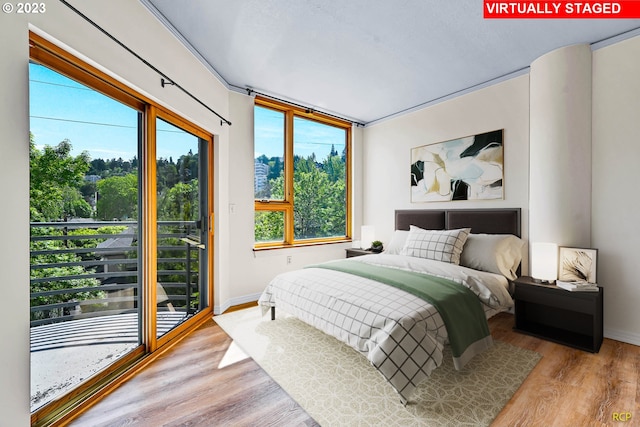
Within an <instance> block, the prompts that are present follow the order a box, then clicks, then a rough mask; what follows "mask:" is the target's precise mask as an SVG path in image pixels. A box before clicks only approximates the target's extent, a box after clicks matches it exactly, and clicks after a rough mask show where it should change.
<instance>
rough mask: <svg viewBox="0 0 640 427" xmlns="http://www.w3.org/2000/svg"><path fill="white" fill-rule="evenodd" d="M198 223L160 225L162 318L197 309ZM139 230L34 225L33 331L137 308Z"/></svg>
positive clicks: (127, 225)
mask: <svg viewBox="0 0 640 427" xmlns="http://www.w3.org/2000/svg"><path fill="white" fill-rule="evenodd" d="M196 232H197V223H196V222H194V221H159V222H158V240H157V241H158V247H157V255H158V264H157V285H158V287H157V292H158V311H159V312H162V311H176V312H182V313H184V316H185V318H186V317H188V316H189V315H191V314H193V313H194V312H195V311H197V310H198V309H199V307H198V301H199V298H198V275H199V274H198V270H199V255H198V252H199V250H198V247H199V246H200V245H199V239H198V237H197V234H196ZM138 238H139V234H138V223H137V222H131V221H84V222H48V223H39V222H36V223H31V280H30V282H31V326H32V327H34V326H39V325H44V324H51V323H58V322H64V321H68V320H75V319H84V318H91V317H97V316H107V315H115V314H125V313H136V312H137V311H138V310H139V308H140V304H139V298H140V295H141V292H140V271H141V268H140V259H141V256H140V253H139V245H138Z"/></svg>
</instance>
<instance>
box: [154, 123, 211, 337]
mask: <svg viewBox="0 0 640 427" xmlns="http://www.w3.org/2000/svg"><path fill="white" fill-rule="evenodd" d="M207 158H208V142H207V141H205V140H203V139H200V138H198V137H197V136H195V135H192V134H191V133H189V132H187V131H185V130H183V129H181V128H180V127H178V126H176V125H173V124H172V123H170V122H168V121H165V120H163V119H160V118H159V119H157V120H156V175H157V179H156V183H157V184H156V185H157V188H156V194H157V225H158V235H157V279H158V282H157V283H158V285H157V290H156V291H157V308H156V324H157V329H156V334H157V336H158V337H160V336H162V335H164V334H165V333H167V332H168V331H170V330H171V329H172V328H174V327H175V326H176V325H177V324H179V323H181V322H183V321H184V320H186V319H188V318H189V317H191V316H193V315H194V314H196V313H197V312H199V311H200V310H202V309H203V308H205V307H207V300H208V299H207V292H208V289H207V277H208V274H207V259H208V239H207V233H208V230H209V216H208V208H207V207H208V197H207V194H208V186H207V183H208V173H207V170H208V167H207V161H206V160H207Z"/></svg>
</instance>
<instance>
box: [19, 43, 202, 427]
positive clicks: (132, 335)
mask: <svg viewBox="0 0 640 427" xmlns="http://www.w3.org/2000/svg"><path fill="white" fill-rule="evenodd" d="M30 45H31V51H30V56H31V62H30V64H29V79H30V117H31V120H30V126H31V135H30V141H29V144H30V172H31V180H30V200H31V205H30V222H31V237H30V244H31V245H30V247H31V277H30V294H31V307H30V313H31V331H30V332H31V380H32V381H31V385H32V387H31V391H32V393H31V402H32V404H31V410H32V417H31V421H32V425H36V426H37V425H42V424H48V423H49V422H50V421H51V420H52V419H54V418H55V417H57V416H59V415H60V414H63V413H65V411H67V410H69V409H70V408H74V409H72V410H71V411H73V410H76V409H77V407H78V406H77V405H82V404H83V403H80V402H82V401H83V400H84V399H85V398H86V397H87V396H89V395H94V394H97V395H98V396H100V395H101V394H102V393H103V391H102V390H103V389H104V387H106V386H108V384H109V381H110V380H112V379H113V378H115V377H116V375H115V374H114V373H118V374H120V373H122V372H124V371H126V370H128V369H131V368H132V367H133V366H135V364H136V363H138V362H139V361H141V360H142V358H143V357H145V356H146V355H149V354H153V353H155V354H158V352H157V350H158V349H160V348H162V347H163V346H165V348H166V345H167V344H169V343H170V342H171V341H172V340H173V342H175V340H174V338H176V337H177V336H179V335H181V334H184V333H186V332H187V331H188V330H189V329H191V328H194V327H195V326H197V325H198V324H199V323H200V322H201V321H204V320H206V319H208V318H209V317H210V315H211V312H212V308H211V307H212V302H213V300H212V295H213V292H212V288H211V286H212V285H211V283H212V281H211V279H210V272H211V266H212V255H211V254H212V250H211V247H212V243H213V240H212V235H211V233H210V224H211V221H210V219H211V217H212V215H213V211H212V209H213V203H212V191H211V188H212V184H213V182H212V176H213V174H212V173H211V170H210V165H211V164H212V150H211V146H212V143H213V136H212V135H211V134H209V133H208V132H206V131H204V130H203V129H200V128H198V127H197V126H195V125H193V124H191V123H189V122H188V121H186V120H184V119H182V118H181V117H179V116H177V115H176V114H174V113H172V112H170V111H168V110H165V109H164V108H162V107H160V106H158V105H155V104H154V103H153V102H152V101H151V100H149V99H146V98H145V97H144V96H143V95H141V94H139V93H136V92H135V91H133V90H132V89H130V88H128V87H126V86H124V85H123V84H121V83H120V82H118V81H116V80H114V79H112V78H111V77H109V76H107V75H106V74H104V73H101V72H100V71H98V70H96V69H95V68H92V67H91V66H90V65H88V64H86V63H84V62H82V61H80V60H79V59H77V58H75V57H73V56H72V55H70V54H69V53H67V52H65V51H63V50H61V49H60V48H58V47H57V46H54V45H52V44H50V43H49V42H47V41H46V40H44V39H42V38H40V37H38V36H37V35H35V34H30ZM70 366H72V367H73V369H69V367H70ZM88 400H89V401H90V400H91V399H88Z"/></svg>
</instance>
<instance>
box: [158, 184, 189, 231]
mask: <svg viewBox="0 0 640 427" xmlns="http://www.w3.org/2000/svg"><path fill="white" fill-rule="evenodd" d="M198 193H199V192H198V180H197V179H194V180H192V181H189V182H188V183H182V182H179V183H177V184H176V185H175V186H173V187H172V188H171V189H170V190H169V191H167V193H166V194H165V195H164V196H162V198H161V199H160V202H159V203H158V219H159V220H160V221H194V220H197V219H198Z"/></svg>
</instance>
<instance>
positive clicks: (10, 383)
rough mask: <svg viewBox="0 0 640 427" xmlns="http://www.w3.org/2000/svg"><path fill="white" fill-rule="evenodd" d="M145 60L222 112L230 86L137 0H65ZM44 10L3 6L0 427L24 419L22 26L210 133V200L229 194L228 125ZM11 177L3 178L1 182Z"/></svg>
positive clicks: (222, 228)
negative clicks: (8, 9)
mask: <svg viewBox="0 0 640 427" xmlns="http://www.w3.org/2000/svg"><path fill="white" fill-rule="evenodd" d="M71 3H72V4H73V5H74V6H75V7H76V8H78V9H79V10H80V11H81V12H83V13H84V14H86V15H87V16H88V17H89V18H91V19H92V20H94V21H95V22H97V23H98V24H99V25H102V26H104V28H105V29H106V30H107V31H108V32H110V33H111V34H113V35H114V36H116V37H117V38H118V39H119V40H120V41H122V42H123V43H125V44H126V45H127V46H129V47H130V48H132V49H133V50H134V51H136V52H137V53H138V54H140V55H141V56H142V57H144V58H145V59H146V60H147V61H149V62H150V63H152V64H154V65H155V66H156V67H158V68H159V69H160V70H161V71H163V72H164V73H165V74H167V75H168V76H169V77H171V78H173V79H174V80H175V81H176V82H178V83H179V84H180V85H182V86H183V87H185V88H186V89H187V90H189V91H191V92H192V93H194V94H196V95H197V96H198V97H199V98H200V99H202V100H203V101H204V102H205V103H207V104H208V105H209V106H210V107H212V108H213V109H214V110H216V111H218V112H219V113H220V114H221V115H223V116H226V117H228V115H229V93H228V90H227V88H226V87H225V86H224V85H222V84H221V83H220V82H219V81H218V80H216V79H215V78H214V77H213V76H212V75H211V73H210V72H209V71H208V70H207V69H206V68H205V67H203V66H202V65H201V63H200V62H199V61H197V60H196V58H194V57H193V55H192V54H191V53H189V52H188V51H187V50H186V49H185V48H184V47H183V46H182V45H181V44H180V43H179V42H178V41H177V40H176V39H175V37H173V35H171V34H170V33H169V32H168V31H166V30H165V29H164V27H162V26H161V25H160V24H159V23H158V21H157V20H156V18H155V17H153V15H151V14H150V13H149V12H148V11H147V9H146V8H145V7H144V6H142V4H141V3H139V2H135V1H130V0H111V1H108V2H106V1H102V0H91V1H86V0H83V1H80V0H75V1H72V2H71ZM46 7H47V10H46V12H45V13H44V14H41V15H15V14H5V13H2V14H0V36H1V37H2V48H1V49H2V55H1V56H0V81H2V82H3V89H2V100H1V101H0V141H2V142H1V144H2V151H1V153H2V154H1V155H0V162H1V165H2V166H1V167H0V182H3V183H5V185H3V186H2V190H1V191H2V200H4V201H5V203H4V206H3V209H2V210H0V212H1V213H0V218H1V219H2V223H3V224H5V225H7V224H10V226H6V227H4V230H3V233H4V237H5V240H4V241H5V242H11V244H10V245H3V247H2V249H0V253H1V255H2V259H3V262H4V265H5V268H4V270H3V274H2V278H3V284H2V289H3V291H2V296H3V299H4V301H5V302H6V303H5V304H3V309H2V310H1V311H0V313H2V314H0V316H2V318H1V319H0V321H1V323H2V327H0V341H1V342H2V343H3V351H2V352H0V413H1V414H2V415H1V419H0V425H3V426H4V425H11V426H22V425H24V426H26V425H29V422H30V419H29V395H30V392H29V208H28V206H29V196H28V195H29V145H28V141H29V118H28V62H29V49H28V30H29V26H30V25H31V26H32V28H33V30H34V31H36V32H37V33H38V34H40V35H43V36H45V37H47V38H49V39H51V40H54V41H55V42H56V43H58V44H59V45H61V46H63V47H65V48H66V49H68V50H70V51H72V52H74V53H76V54H77V55H78V56H80V57H81V58H83V59H85V60H88V61H89V62H92V63H93V64H94V65H96V66H98V67H99V68H103V69H105V70H107V71H109V72H110V73H112V74H113V75H115V76H116V77H117V78H119V79H120V80H122V81H124V82H125V83H127V84H129V85H130V86H132V87H134V88H137V89H138V90H139V91H141V92H143V93H144V94H146V95H147V96H149V97H150V98H153V99H155V100H157V101H158V102H159V103H161V104H163V105H165V106H168V107H169V108H170V109H171V110H173V111H175V112H177V113H179V114H180V115H182V116H184V117H186V118H188V119H190V120H192V121H193V122H195V123H196V124H198V125H200V126H202V127H203V128H205V129H207V130H209V131H210V132H212V133H214V134H216V142H215V143H216V146H215V154H216V164H215V166H214V167H215V173H216V175H215V176H216V184H219V183H220V184H219V185H217V186H216V188H215V195H216V204H224V205H225V206H226V204H227V202H226V200H227V199H228V197H229V189H228V187H227V186H226V185H225V183H227V182H228V181H229V180H228V176H226V174H228V170H229V168H228V167H226V165H227V164H228V157H229V155H228V154H227V151H228V147H229V136H228V130H229V129H228V127H227V126H221V125H220V120H219V119H218V118H217V117H215V116H214V115H213V114H212V113H211V112H209V111H207V110H206V109H205V108H203V107H202V106H200V105H198V104H197V103H196V102H195V101H193V100H191V99H190V98H189V97H188V96H186V95H185V94H183V93H182V92H179V91H178V90H177V89H176V88H174V87H170V86H169V87H166V88H164V89H163V88H162V87H161V85H160V76H158V75H157V74H156V73H155V72H153V71H151V70H150V69H148V68H147V67H146V66H145V65H143V64H142V63H140V62H139V61H138V60H137V59H135V58H134V57H133V56H131V55H130V54H129V53H127V52H126V51H125V50H124V49H122V48H121V47H119V46H117V45H116V44H115V43H114V42H113V41H112V40H110V39H108V38H107V37H106V36H105V35H104V34H102V33H100V32H99V31H98V30H96V29H95V28H93V27H92V26H90V25H89V24H88V23H87V22H86V21H84V20H83V19H81V18H80V17H78V16H77V15H76V14H75V13H73V12H72V11H71V10H70V9H68V8H67V7H66V6H64V5H63V4H62V3H60V2H57V1H56V2H47V4H46ZM9 182H10V183H11V185H6V183H9ZM218 211H220V214H219V215H216V229H217V230H219V231H218V232H217V233H216V242H222V243H221V244H220V246H223V245H224V242H225V241H228V239H229V237H228V236H229V235H230V234H231V230H229V226H228V221H229V218H228V214H227V213H226V212H225V211H224V210H221V209H218ZM228 256H229V253H228V250H221V251H216V254H215V257H216V261H215V262H216V269H215V272H214V274H215V275H216V281H217V282H223V283H224V284H226V283H227V282H226V280H225V279H226V277H227V276H228V269H229V262H228V261H227V259H228Z"/></svg>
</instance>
